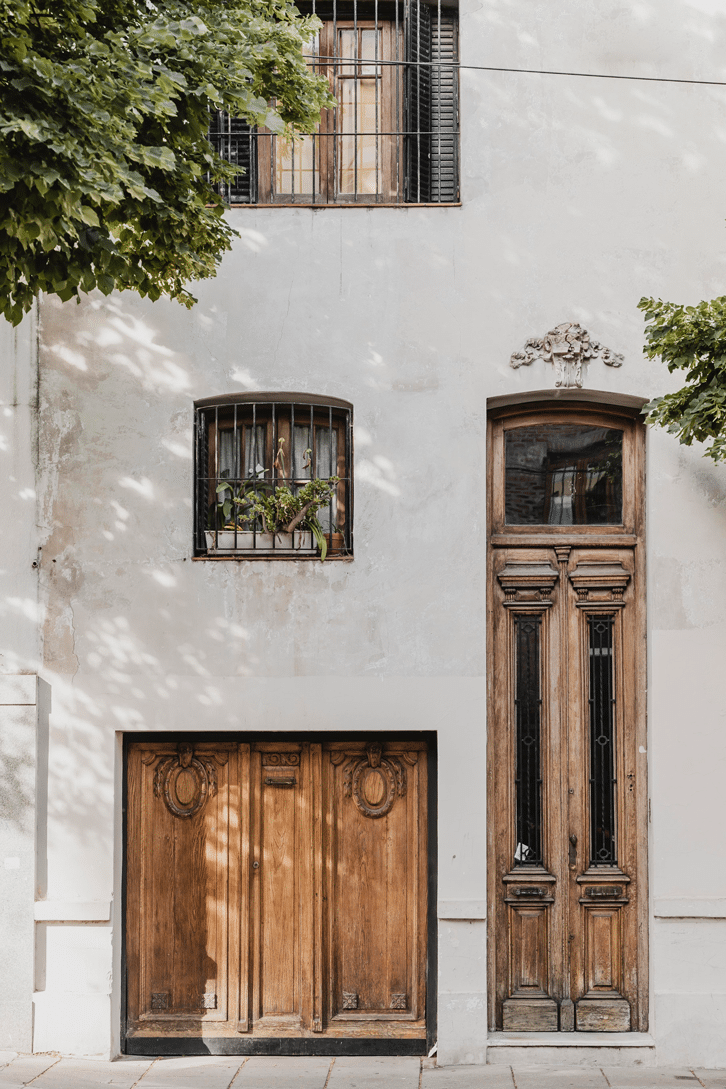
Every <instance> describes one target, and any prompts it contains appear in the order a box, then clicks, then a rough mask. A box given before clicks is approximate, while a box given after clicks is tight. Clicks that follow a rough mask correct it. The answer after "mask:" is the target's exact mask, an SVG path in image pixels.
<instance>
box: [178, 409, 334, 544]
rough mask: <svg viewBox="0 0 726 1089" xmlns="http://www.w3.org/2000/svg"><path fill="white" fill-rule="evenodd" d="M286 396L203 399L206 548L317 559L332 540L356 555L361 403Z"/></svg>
mask: <svg viewBox="0 0 726 1089" xmlns="http://www.w3.org/2000/svg"><path fill="white" fill-rule="evenodd" d="M277 396H278V397H279V398H280V399H279V400H276V399H273V397H272V396H271V397H269V398H267V397H265V396H264V395H263V396H262V397H257V396H256V395H247V394H245V395H242V396H240V397H225V398H220V399H219V400H216V399H207V400H204V401H200V402H198V403H197V405H196V410H195V463H196V474H195V479H196V487H195V501H194V545H195V553H196V555H198V556H214V557H221V556H228V557H229V556H232V557H238V558H240V557H241V558H254V557H265V558H285V559H303V558H309V559H315V558H319V556H320V554H321V549H322V542H324V549H325V551H326V553H327V557H341V556H350V555H352V550H353V527H352V514H353V491H352V461H351V459H352V409H351V406H350V405H349V404H348V403H347V402H345V401H338V400H331V399H325V398H321V399H318V398H314V397H311V396H309V395H307V394H295V395H288V396H287V397H286V398H285V399H283V395H282V394H279V395H277ZM253 398H254V399H253ZM331 478H337V479H334V480H332V481H331ZM328 482H329V483H328ZM321 496H322V497H323V498H324V502H323V504H322V506H320V505H319V504H318V503H317V502H316V499H317V498H318V497H321ZM311 502H312V506H310V503H311ZM298 516H299V517H298Z"/></svg>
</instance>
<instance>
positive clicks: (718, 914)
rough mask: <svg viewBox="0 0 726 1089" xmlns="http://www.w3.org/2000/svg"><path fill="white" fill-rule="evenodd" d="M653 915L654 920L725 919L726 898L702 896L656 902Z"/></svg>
mask: <svg viewBox="0 0 726 1089" xmlns="http://www.w3.org/2000/svg"><path fill="white" fill-rule="evenodd" d="M653 915H654V916H655V918H656V919H726V898H724V897H718V896H714V897H706V896H704V897H699V898H696V899H692V900H685V899H684V900H681V899H666V900H656V901H655V902H654V905H653Z"/></svg>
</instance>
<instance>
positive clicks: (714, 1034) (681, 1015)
mask: <svg viewBox="0 0 726 1089" xmlns="http://www.w3.org/2000/svg"><path fill="white" fill-rule="evenodd" d="M655 1023H656V1025H657V1031H658V1065H659V1066H668V1065H671V1066H674V1065H678V1066H687V1067H692V1066H698V1067H704V1068H706V1069H720V1068H721V1067H724V1066H726V1028H725V1026H726V994H724V993H721V994H719V993H718V992H717V993H715V994H714V993H712V994H684V993H679V994H656V996H655Z"/></svg>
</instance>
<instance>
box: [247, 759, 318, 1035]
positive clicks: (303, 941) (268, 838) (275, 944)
mask: <svg viewBox="0 0 726 1089" xmlns="http://www.w3.org/2000/svg"><path fill="white" fill-rule="evenodd" d="M309 767H310V746H309V745H304V744H297V745H294V744H290V743H288V742H285V743H282V744H281V743H279V742H278V743H273V744H269V745H266V744H261V745H255V746H254V747H253V750H252V753H251V764H250V773H251V798H252V824H251V826H252V845H253V846H252V851H251V854H252V866H251V875H252V934H253V942H254V945H253V957H252V977H251V978H252V1009H253V1018H252V1020H253V1023H254V1024H255V1025H256V1026H257V1029H258V1031H262V1030H264V1031H265V1032H269V1033H270V1034H272V1035H280V1034H282V1035H284V1034H285V1032H286V1031H288V1030H294V1029H295V1028H298V1029H299V1028H300V1027H301V1026H302V1024H303V1013H304V1007H306V1006H308V1005H309V1003H308V1001H307V999H308V995H307V993H306V991H307V990H309V980H306V978H305V972H304V966H305V965H306V964H307V963H308V962H309V960H310V949H311V943H312V890H311V885H310V882H311V863H312V850H311V847H312V842H311V840H312V812H311V783H310V772H309ZM308 1016H309V1014H308Z"/></svg>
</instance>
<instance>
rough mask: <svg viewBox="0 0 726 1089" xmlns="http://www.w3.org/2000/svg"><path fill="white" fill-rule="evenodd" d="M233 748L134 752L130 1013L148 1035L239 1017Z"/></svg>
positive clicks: (138, 748) (146, 747)
mask: <svg viewBox="0 0 726 1089" xmlns="http://www.w3.org/2000/svg"><path fill="white" fill-rule="evenodd" d="M233 750H234V747H233V746H230V745H206V744H205V745H198V746H195V747H192V745H191V744H189V745H187V744H182V745H179V746H178V747H177V746H173V745H146V744H140V745H135V746H133V747H132V750H131V753H130V756H129V769H128V774H129V792H128V802H129V807H128V839H129V869H128V878H127V889H128V910H127V936H128V941H127V956H128V967H129V988H128V1004H129V1010H128V1014H129V1020H130V1022H131V1026H132V1029H134V1030H135V1031H136V1033H137V1034H138V1033H139V1032H145V1033H146V1034H151V1035H163V1034H169V1033H175V1032H178V1031H180V1028H188V1027H190V1026H191V1025H193V1024H198V1023H200V1022H204V1023H209V1022H226V1021H228V1020H229V1019H230V1018H234V1017H236V1002H235V1001H234V1000H233V1002H232V1007H234V1008H232V1007H231V1006H230V1001H229V996H230V994H231V993H233V991H234V988H230V986H229V982H230V981H229V979H228V956H227V950H228V941H229V938H230V926H231V925H232V926H234V918H235V915H234V911H235V909H234V908H233V907H232V908H231V906H230V902H229V885H228V879H229V872H230V869H232V868H233V867H234V866H235V862H236V860H235V857H234V851H235V846H236V845H235V842H234V836H233V834H232V833H233V829H232V828H231V822H230V804H229V801H230V779H234V778H235V777H236V754H235V752H234V751H233Z"/></svg>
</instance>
